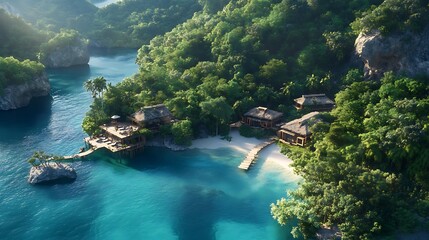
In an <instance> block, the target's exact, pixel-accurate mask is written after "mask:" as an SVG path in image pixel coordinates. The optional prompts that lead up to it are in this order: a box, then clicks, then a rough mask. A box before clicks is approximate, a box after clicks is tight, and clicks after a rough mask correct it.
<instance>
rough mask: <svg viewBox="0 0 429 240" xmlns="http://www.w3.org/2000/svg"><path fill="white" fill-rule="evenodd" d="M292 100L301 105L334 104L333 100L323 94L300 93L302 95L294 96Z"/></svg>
mask: <svg viewBox="0 0 429 240" xmlns="http://www.w3.org/2000/svg"><path fill="white" fill-rule="evenodd" d="M294 101H295V102H296V103H298V104H300V105H302V106H313V105H331V104H332V105H333V104H334V101H332V100H331V99H329V98H328V97H327V96H326V95H325V94H309V95H302V97H300V98H296V99H295V100H294Z"/></svg>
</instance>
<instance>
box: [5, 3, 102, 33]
mask: <svg viewBox="0 0 429 240" xmlns="http://www.w3.org/2000/svg"><path fill="white" fill-rule="evenodd" d="M0 3H6V4H8V5H9V6H11V7H12V8H13V9H15V10H16V11H17V14H19V15H20V16H21V17H22V18H24V19H25V20H26V21H28V22H30V23H32V25H33V26H35V27H37V28H38V29H41V30H47V31H59V30H60V29H61V28H73V26H74V25H76V24H78V23H79V21H80V20H81V19H82V18H84V17H86V16H91V15H93V14H94V13H95V12H96V11H97V8H96V7H95V6H94V5H92V4H90V3H89V2H87V1H86V0H38V1H37V3H36V2H35V1H33V0H1V1H0Z"/></svg>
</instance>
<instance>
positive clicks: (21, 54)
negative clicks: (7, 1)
mask: <svg viewBox="0 0 429 240" xmlns="http://www.w3.org/2000/svg"><path fill="white" fill-rule="evenodd" d="M0 33H1V34H0V42H1V44H0V56H2V57H9V56H14V57H16V58H18V59H20V60H24V59H35V58H36V54H37V52H38V51H39V46H40V44H41V43H42V42H43V41H45V40H46V36H45V35H44V34H42V33H39V32H38V31H37V30H35V29H33V28H32V27H30V26H29V25H27V24H26V23H25V22H24V21H22V19H20V18H17V17H13V16H10V15H9V14H7V13H6V12H5V11H4V10H3V9H0Z"/></svg>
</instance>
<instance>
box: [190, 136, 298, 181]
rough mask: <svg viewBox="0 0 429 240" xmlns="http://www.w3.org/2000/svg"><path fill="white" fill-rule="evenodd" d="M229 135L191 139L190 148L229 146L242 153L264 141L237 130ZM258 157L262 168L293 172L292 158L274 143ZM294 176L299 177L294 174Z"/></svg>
mask: <svg viewBox="0 0 429 240" xmlns="http://www.w3.org/2000/svg"><path fill="white" fill-rule="evenodd" d="M230 136H231V137H232V139H231V141H230V142H228V141H227V140H222V139H221V137H220V136H217V137H208V138H202V139H196V140H194V141H192V146H190V147H189V148H190V149H218V148H231V149H234V150H236V151H239V152H242V153H243V154H247V152H249V151H250V150H251V149H252V148H253V147H254V146H256V145H258V144H259V143H262V142H264V141H263V140H259V139H257V138H246V137H243V136H241V135H240V134H239V132H238V131H237V130H232V131H231V132H230ZM259 158H260V159H262V160H263V161H258V162H262V164H263V166H261V168H262V169H267V168H279V167H281V168H283V169H284V170H285V171H286V172H288V175H290V174H292V175H295V174H294V173H293V168H292V167H291V166H290V164H291V163H292V160H291V159H289V158H288V157H287V156H285V155H283V154H282V153H281V152H280V147H279V146H277V145H276V144H273V145H271V146H269V147H267V148H265V149H263V150H262V151H261V153H260V154H259ZM296 178H299V177H298V176H296Z"/></svg>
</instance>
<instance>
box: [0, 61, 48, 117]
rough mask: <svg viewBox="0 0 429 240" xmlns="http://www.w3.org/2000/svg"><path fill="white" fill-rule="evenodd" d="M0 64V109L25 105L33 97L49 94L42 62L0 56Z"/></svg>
mask: <svg viewBox="0 0 429 240" xmlns="http://www.w3.org/2000/svg"><path fill="white" fill-rule="evenodd" d="M0 66H2V67H3V71H2V73H1V76H2V78H0V110H10V109H17V108H21V107H25V106H27V105H28V104H29V103H30V101H31V99H33V98H34V97H42V96H47V95H49V93H50V91H51V85H50V84H49V80H48V76H47V75H46V73H45V70H44V66H43V65H42V64H40V63H37V62H34V61H29V60H24V61H19V60H17V59H15V58H13V57H7V58H1V57H0Z"/></svg>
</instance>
